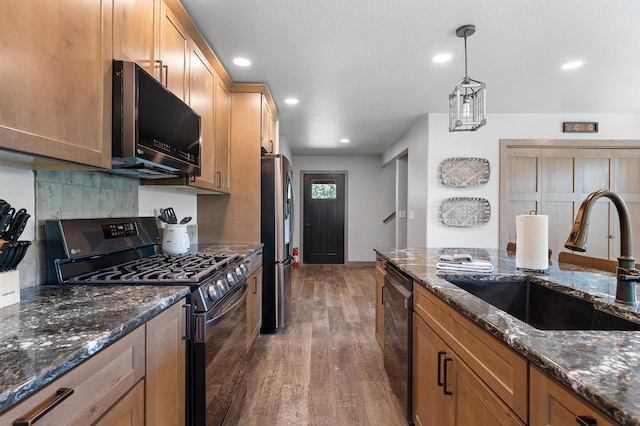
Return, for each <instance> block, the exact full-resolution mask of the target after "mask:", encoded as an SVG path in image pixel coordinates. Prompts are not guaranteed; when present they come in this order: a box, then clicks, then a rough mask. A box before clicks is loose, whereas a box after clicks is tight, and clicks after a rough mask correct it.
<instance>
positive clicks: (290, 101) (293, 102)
mask: <svg viewBox="0 0 640 426" xmlns="http://www.w3.org/2000/svg"><path fill="white" fill-rule="evenodd" d="M298 102H300V101H299V100H297V99H296V98H287V99H285V100H284V103H285V104H289V105H296V104H297V103H298Z"/></svg>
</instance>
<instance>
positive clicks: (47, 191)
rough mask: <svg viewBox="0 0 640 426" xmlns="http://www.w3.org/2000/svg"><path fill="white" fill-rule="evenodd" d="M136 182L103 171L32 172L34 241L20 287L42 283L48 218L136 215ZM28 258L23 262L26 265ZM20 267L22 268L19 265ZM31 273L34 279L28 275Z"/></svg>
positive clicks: (135, 180)
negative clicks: (35, 222)
mask: <svg viewBox="0 0 640 426" xmlns="http://www.w3.org/2000/svg"><path fill="white" fill-rule="evenodd" d="M138 185H139V182H138V180H137V179H131V178H127V177H122V176H117V175H112V174H108V173H104V172H90V171H68V170H38V171H36V172H35V197H36V206H35V208H36V212H37V220H38V222H37V227H36V241H34V244H33V245H32V249H31V252H30V253H29V255H30V256H31V258H30V259H29V261H30V262H34V264H31V265H29V264H27V265H24V266H25V268H20V269H26V271H24V273H23V271H21V278H20V282H21V286H22V287H25V286H31V285H36V284H38V283H41V282H43V281H44V277H45V276H46V265H44V249H45V245H44V242H45V235H44V224H45V221H46V220H48V219H61V218H62V219H77V218H83V219H85V218H97V217H112V216H113V217H118V216H137V215H138ZM26 262H27V259H25V261H24V262H23V263H26ZM21 266H22V265H21ZM29 271H33V276H29V275H28V274H29ZM25 275H26V276H25Z"/></svg>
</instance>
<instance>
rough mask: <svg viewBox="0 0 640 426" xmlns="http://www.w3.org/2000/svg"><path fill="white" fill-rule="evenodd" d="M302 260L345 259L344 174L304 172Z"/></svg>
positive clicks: (335, 260)
mask: <svg viewBox="0 0 640 426" xmlns="http://www.w3.org/2000/svg"><path fill="white" fill-rule="evenodd" d="M303 192H304V218H303V225H304V229H303V240H302V244H303V246H302V262H303V263H324V264H327V263H332V264H341V263H344V202H345V194H344V174H305V175H304V190H303Z"/></svg>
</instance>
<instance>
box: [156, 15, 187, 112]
mask: <svg viewBox="0 0 640 426" xmlns="http://www.w3.org/2000/svg"><path fill="white" fill-rule="evenodd" d="M189 44H190V38H189V36H188V35H187V32H186V30H185V29H184V28H183V27H182V25H181V24H180V22H179V21H178V19H177V18H176V17H175V16H174V14H173V13H172V12H171V11H170V10H169V8H168V7H167V5H166V2H162V9H161V14H160V48H159V52H158V65H159V68H160V69H159V70H158V73H157V74H156V77H157V78H158V79H159V80H160V81H161V82H162V83H163V84H164V85H165V87H167V88H168V89H169V90H171V92H172V93H173V94H175V95H176V96H177V97H179V98H180V99H182V100H183V101H185V102H187V82H188V79H187V76H188V75H189V62H188V58H189Z"/></svg>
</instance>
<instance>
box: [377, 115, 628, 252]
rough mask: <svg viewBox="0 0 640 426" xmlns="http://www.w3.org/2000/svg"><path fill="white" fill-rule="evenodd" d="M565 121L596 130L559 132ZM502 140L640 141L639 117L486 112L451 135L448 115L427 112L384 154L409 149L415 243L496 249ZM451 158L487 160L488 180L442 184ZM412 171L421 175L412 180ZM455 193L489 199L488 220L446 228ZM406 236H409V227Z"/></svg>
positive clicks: (389, 155) (497, 241) (395, 153)
mask: <svg viewBox="0 0 640 426" xmlns="http://www.w3.org/2000/svg"><path fill="white" fill-rule="evenodd" d="M424 121H427V123H425V122H424ZM563 121H597V122H598V123H599V132H598V133H596V134H584V133H562V122H563ZM500 139H579V140H598V139H600V140H612V139H613V140H639V139H640V115H636V114H596V115H570V114H490V115H488V116H487V125H486V126H484V127H482V128H480V129H479V130H478V131H476V132H454V133H450V132H449V130H448V116H447V114H429V115H428V116H427V119H426V120H423V121H420V122H418V123H416V125H414V127H413V128H412V129H411V131H410V132H409V133H407V136H405V137H404V138H403V139H401V140H400V141H398V142H397V143H396V144H395V145H394V146H392V147H391V148H389V149H388V150H387V151H386V152H385V153H384V155H383V163H384V162H385V161H389V160H390V159H392V158H393V157H394V156H395V155H397V153H399V152H401V151H402V150H403V149H406V148H407V147H408V149H409V205H410V206H413V208H416V209H420V210H422V211H423V212H425V215H426V218H425V222H424V225H425V233H424V234H423V235H424V238H425V240H424V241H425V242H424V243H423V244H415V245H413V246H421V245H424V244H425V243H426V245H428V246H430V247H489V248H491V247H498V245H499V212H498V207H499V189H500V181H499V167H500V165H499V160H500ZM412 148H413V151H414V153H415V151H419V150H420V149H421V148H425V149H426V154H425V153H420V155H412ZM450 157H482V158H487V159H488V160H489V162H490V164H491V177H490V179H489V182H488V183H487V184H486V185H483V186H481V187H477V188H466V189H455V188H446V187H444V186H443V185H442V184H440V179H439V175H438V173H439V170H438V169H439V165H440V163H441V162H442V160H444V159H445V158H450ZM425 165H426V167H425ZM420 168H422V169H424V172H425V173H424V176H420V172H419V171H416V169H420ZM412 170H413V171H414V174H412ZM416 175H418V176H420V178H418V179H415V178H414V176H416ZM456 196H464V197H483V198H487V199H488V200H489V202H490V203H491V208H492V215H491V219H490V221H489V223H488V224H487V225H484V226H480V227H476V228H452V227H447V226H444V225H443V224H442V222H441V220H440V204H441V202H442V200H443V199H445V198H448V197H456ZM423 197H424V198H423ZM410 208H412V207H410ZM417 219H418V214H417V212H416V220H417ZM409 223H410V224H411V222H409ZM409 234H410V236H411V231H409ZM416 243H419V241H417V240H416ZM409 246H412V243H411V242H409Z"/></svg>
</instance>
